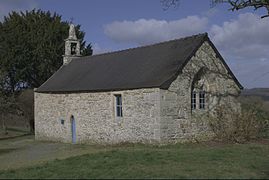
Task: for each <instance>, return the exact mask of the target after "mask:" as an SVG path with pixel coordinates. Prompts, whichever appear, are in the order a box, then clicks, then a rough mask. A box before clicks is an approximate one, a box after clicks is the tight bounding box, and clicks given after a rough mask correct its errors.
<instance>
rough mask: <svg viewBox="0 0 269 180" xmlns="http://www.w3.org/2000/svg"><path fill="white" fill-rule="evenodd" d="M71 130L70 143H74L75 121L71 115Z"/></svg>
mask: <svg viewBox="0 0 269 180" xmlns="http://www.w3.org/2000/svg"><path fill="white" fill-rule="evenodd" d="M71 131H72V143H76V122H75V118H74V116H73V115H72V116H71Z"/></svg>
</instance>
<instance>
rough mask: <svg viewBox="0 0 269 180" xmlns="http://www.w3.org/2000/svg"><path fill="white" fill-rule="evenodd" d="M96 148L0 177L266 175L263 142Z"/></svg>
mask: <svg viewBox="0 0 269 180" xmlns="http://www.w3.org/2000/svg"><path fill="white" fill-rule="evenodd" d="M101 148H106V149H107V151H105V152H104V151H103V152H97V153H94V154H87V155H82V156H76V157H71V158H68V159H65V160H55V161H52V162H48V163H46V164H44V165H40V166H35V167H31V168H23V169H17V170H9V171H0V178H269V145H268V143H267V144H261V143H259V144H258V143H252V144H226V145H223V144H217V145H205V144H176V145H168V146H161V147H157V146H149V145H147V146H146V145H122V146H116V147H100V149H101ZM1 163H3V162H1Z"/></svg>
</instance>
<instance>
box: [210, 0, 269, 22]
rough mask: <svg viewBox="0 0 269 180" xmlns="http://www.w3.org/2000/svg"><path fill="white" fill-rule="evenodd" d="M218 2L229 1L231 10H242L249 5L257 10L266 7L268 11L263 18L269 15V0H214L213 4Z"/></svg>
mask: <svg viewBox="0 0 269 180" xmlns="http://www.w3.org/2000/svg"><path fill="white" fill-rule="evenodd" d="M218 3H229V4H230V6H231V8H230V9H229V10H231V11H234V10H240V9H244V8H247V7H253V8H254V9H255V10H257V9H260V8H265V9H266V11H267V14H266V15H263V16H261V18H265V17H269V0H212V5H213V6H214V5H216V4H218Z"/></svg>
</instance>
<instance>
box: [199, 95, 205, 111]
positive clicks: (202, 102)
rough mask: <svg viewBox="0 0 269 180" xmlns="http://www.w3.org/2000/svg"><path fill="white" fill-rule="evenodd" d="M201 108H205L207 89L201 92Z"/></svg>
mask: <svg viewBox="0 0 269 180" xmlns="http://www.w3.org/2000/svg"><path fill="white" fill-rule="evenodd" d="M199 108H200V109H205V91H200V93H199Z"/></svg>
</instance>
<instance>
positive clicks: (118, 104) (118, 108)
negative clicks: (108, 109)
mask: <svg viewBox="0 0 269 180" xmlns="http://www.w3.org/2000/svg"><path fill="white" fill-rule="evenodd" d="M113 96H114V107H115V108H114V109H115V117H116V118H122V117H123V111H122V109H123V107H122V106H123V105H122V94H120V93H115V94H113ZM118 98H119V99H118Z"/></svg>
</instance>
